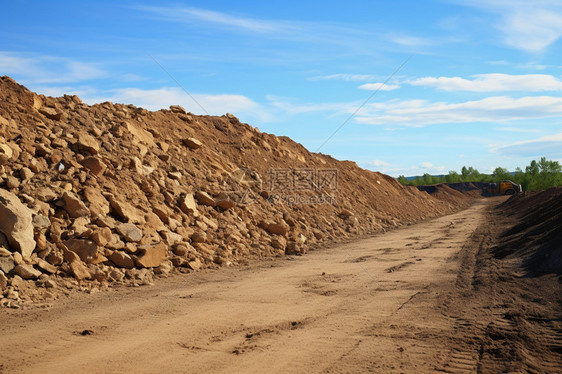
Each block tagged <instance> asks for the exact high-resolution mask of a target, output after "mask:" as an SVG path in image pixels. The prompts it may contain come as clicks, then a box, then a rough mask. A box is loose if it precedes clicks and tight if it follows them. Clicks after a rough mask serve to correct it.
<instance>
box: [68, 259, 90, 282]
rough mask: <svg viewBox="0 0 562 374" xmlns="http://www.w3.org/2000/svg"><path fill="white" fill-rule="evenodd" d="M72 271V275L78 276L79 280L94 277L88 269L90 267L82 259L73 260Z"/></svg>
mask: <svg viewBox="0 0 562 374" xmlns="http://www.w3.org/2000/svg"><path fill="white" fill-rule="evenodd" d="M70 271H71V272H72V275H73V276H74V278H76V279H78V280H83V279H90V278H92V274H91V273H90V270H89V269H88V267H87V266H86V265H84V263H83V262H82V261H73V262H71V263H70Z"/></svg>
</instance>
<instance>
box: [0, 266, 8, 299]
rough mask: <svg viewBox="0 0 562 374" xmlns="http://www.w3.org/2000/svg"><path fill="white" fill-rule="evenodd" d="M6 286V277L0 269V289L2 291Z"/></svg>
mask: <svg viewBox="0 0 562 374" xmlns="http://www.w3.org/2000/svg"><path fill="white" fill-rule="evenodd" d="M6 287H8V278H7V277H6V275H4V273H3V272H2V271H0V291H4V290H5V289H6ZM0 295H1V293H0Z"/></svg>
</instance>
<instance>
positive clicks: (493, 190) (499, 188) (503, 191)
mask: <svg viewBox="0 0 562 374" xmlns="http://www.w3.org/2000/svg"><path fill="white" fill-rule="evenodd" d="M521 191H523V188H522V187H521V185H520V184H515V183H513V182H512V181H508V180H506V181H501V182H499V183H488V184H487V185H486V186H484V189H483V195H485V196H494V195H513V194H515V193H516V192H521Z"/></svg>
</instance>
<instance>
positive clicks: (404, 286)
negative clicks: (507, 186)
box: [0, 199, 562, 373]
mask: <svg viewBox="0 0 562 374" xmlns="http://www.w3.org/2000/svg"><path fill="white" fill-rule="evenodd" d="M496 202H497V200H493V199H489V200H481V201H479V202H477V203H476V204H475V205H473V206H472V207H471V208H469V209H467V210H464V211H462V212H460V213H457V214H454V215H449V216H446V217H442V218H439V219H435V220H431V221H428V222H425V223H422V224H417V225H412V226H408V227H405V228H401V229H398V230H395V231H391V232H388V233H385V234H383V235H379V236H376V237H371V238H367V239H362V240H359V241H354V242H350V243H347V244H343V245H338V246H336V247H333V248H329V249H323V250H319V251H315V252H313V253H310V254H308V255H306V256H303V257H292V258H286V257H283V258H276V259H272V260H266V261H262V262H259V263H256V264H251V265H249V266H246V267H236V268H228V269H221V270H218V271H204V272H200V273H196V274H192V275H188V276H174V277H171V278H168V279H166V280H160V281H158V282H157V283H156V284H155V285H154V286H150V287H149V286H147V287H140V288H122V289H117V290H113V291H110V292H103V293H98V294H93V295H82V294H75V295H72V296H69V297H67V298H63V299H60V300H58V301H56V302H55V303H54V304H53V305H52V306H50V307H49V308H47V309H40V308H31V309H27V310H3V311H0V336H1V337H2V338H1V339H0V372H5V373H13V372H14V373H18V372H27V373H46V372H49V373H51V372H58V373H71V372H72V373H81V372H84V373H93V372H97V373H124V372H136V373H154V372H163V373H202V372H214V373H267V372H283V373H347V372H350V373H351V372H353V373H359V372H377V373H378V372H381V373H382V372H404V373H423V372H435V371H444V372H451V373H459V372H483V373H485V372H501V371H504V370H505V371H514V372H517V371H521V370H528V371H535V372H562V365H561V364H560V362H561V361H560V360H559V359H560V358H561V352H560V336H561V334H560V331H561V330H560V319H559V316H558V320H557V319H556V318H553V317H552V316H548V314H549V313H552V310H553V307H552V305H550V304H549V303H548V302H545V303H542V304H541V303H539V309H540V308H542V309H540V310H538V311H535V312H536V313H535V314H534V315H538V314H541V313H542V314H544V318H543V320H544V321H538V322H537V321H536V322H533V323H536V324H537V326H531V325H530V324H532V323H531V322H526V319H525V318H523V317H524V316H523V317H521V313H522V312H518V313H519V314H517V313H515V314H514V313H512V312H511V310H512V309H513V308H517V309H518V310H519V309H521V302H522V301H521V300H519V299H518V298H520V297H522V296H520V295H519V294H517V295H515V296H513V295H512V294H510V291H509V288H505V289H501V290H498V289H497V288H496V287H497V286H496V285H497V277H496V276H495V275H494V274H496V273H498V272H499V273H498V274H500V273H501V272H500V270H501V269H500V270H498V268H497V267H495V268H494V269H495V270H494V271H490V270H489V268H488V266H487V265H486V264H488V262H486V261H487V260H486V259H485V256H484V257H482V256H481V254H482V250H483V248H485V246H486V242H487V240H489V238H490V235H491V233H490V232H486V230H484V231H482V225H481V224H482V223H483V221H484V219H485V217H486V214H487V213H486V212H487V208H488V206H490V204H493V203H496ZM486 227H487V226H486ZM506 274H507V273H506ZM510 274H511V275H510V276H512V277H514V278H513V279H515V280H513V281H514V282H515V281H517V279H518V277H519V275H517V274H513V272H511V273H510ZM511 280H512V279H511V278H509V279H507V278H506V282H507V283H509V282H511ZM550 280H551V279H546V280H544V279H543V281H550ZM555 291H556V290H554V291H553V292H555ZM545 292H547V293H548V292H550V291H548V290H547V291H545ZM504 297H505V298H506V300H503V299H502V298H504ZM537 297H538V296H537ZM524 302H528V303H532V305H535V304H537V301H536V300H527V301H524ZM523 309H524V310H527V311H528V310H530V309H531V308H530V307H526V308H523ZM537 313H538V314H537ZM535 320H536V318H535ZM521 321H522V322H521ZM520 322H521V323H520ZM512 333H513V334H515V335H516V336H517V337H521V336H522V334H523V335H525V334H527V335H525V336H527V337H528V339H523V340H521V339H519V338H513V339H512V338H511V335H510V334H512ZM502 339H503V340H502ZM518 339H519V340H518ZM512 345H514V346H512ZM498 347H499V348H498ZM502 347H504V348H505V349H506V350H507V351H506V352H507V353H505V352H504V351H503V350H502V349H503V348H502ZM498 349H499V352H500V353H499V354H498ZM510 352H511V353H510ZM513 352H515V353H517V354H516V357H514V356H513V355H511V356H510V354H513ZM536 352H539V353H536ZM504 353H505V354H504Z"/></svg>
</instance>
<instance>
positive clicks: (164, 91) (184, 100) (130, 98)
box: [82, 87, 271, 121]
mask: <svg viewBox="0 0 562 374" xmlns="http://www.w3.org/2000/svg"><path fill="white" fill-rule="evenodd" d="M192 96H193V97H194V98H195V100H196V101H197V103H199V104H200V105H201V106H202V107H203V108H204V109H205V110H206V111H207V112H209V113H210V114H211V115H223V114H225V113H232V114H235V115H237V116H242V115H245V116H249V117H252V118H256V119H258V120H261V121H269V120H271V116H270V115H269V113H268V112H267V111H266V110H265V109H264V108H263V107H261V106H260V105H259V104H258V103H256V102H255V101H253V100H251V99H250V98H248V97H246V96H243V95H235V94H219V95H208V94H197V93H193V94H192ZM82 100H84V101H85V102H86V103H88V104H95V103H101V102H104V101H111V102H118V103H124V104H134V105H136V106H139V107H143V108H146V109H149V110H159V109H165V108H168V107H169V106H170V105H174V104H179V105H181V106H183V107H184V108H185V109H186V110H188V111H190V112H193V113H195V114H206V113H205V112H204V111H203V110H202V109H201V108H200V107H199V105H198V104H197V103H196V102H194V101H193V100H192V99H191V98H190V97H189V96H188V95H186V93H185V92H183V91H182V90H181V89H179V88H176V87H162V88H157V89H140V88H122V89H117V90H111V91H107V92H98V93H96V94H90V95H89V96H86V97H83V98H82Z"/></svg>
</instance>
